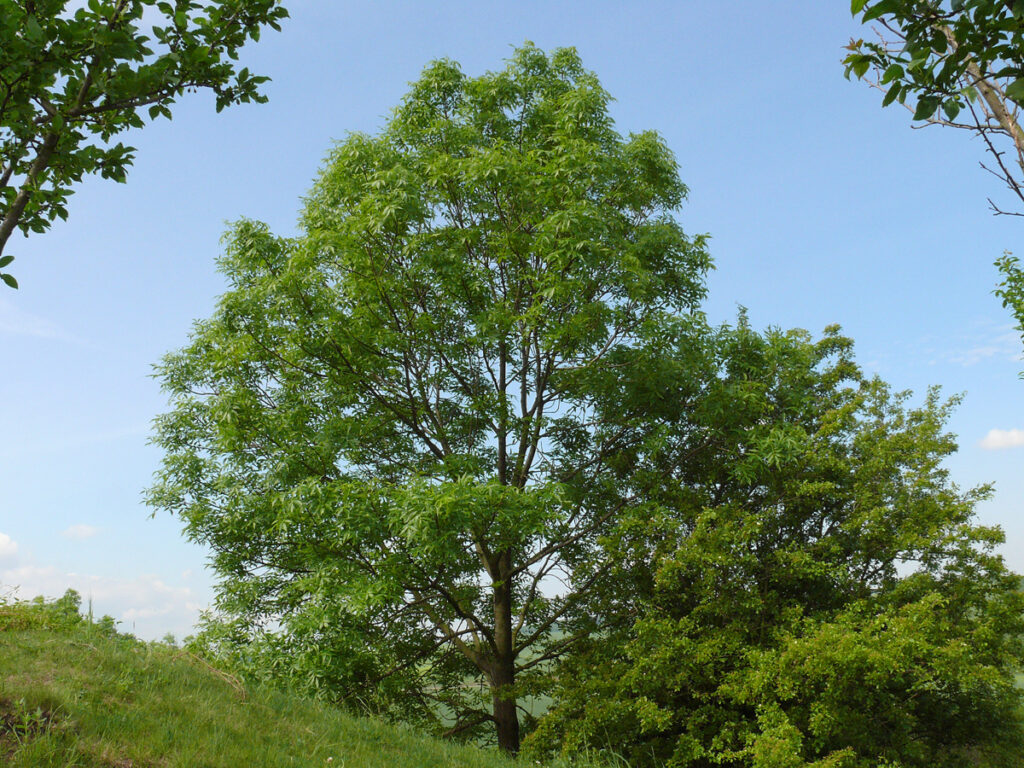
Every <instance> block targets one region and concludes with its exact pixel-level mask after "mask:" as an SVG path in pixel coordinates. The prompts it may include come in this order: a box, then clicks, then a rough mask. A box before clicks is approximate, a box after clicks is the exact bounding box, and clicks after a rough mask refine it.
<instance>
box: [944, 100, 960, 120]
mask: <svg viewBox="0 0 1024 768" xmlns="http://www.w3.org/2000/svg"><path fill="white" fill-rule="evenodd" d="M960 109H961V107H960V102H958V101H957V100H956V99H946V100H945V101H944V102H942V111H943V112H945V113H946V117H947V118H948V119H950V120H956V116H957V115H959V114H960Z"/></svg>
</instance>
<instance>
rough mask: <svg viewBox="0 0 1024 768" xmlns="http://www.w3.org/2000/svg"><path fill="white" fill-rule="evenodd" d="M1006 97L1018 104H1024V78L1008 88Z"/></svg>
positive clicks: (1015, 81) (1018, 79)
mask: <svg viewBox="0 0 1024 768" xmlns="http://www.w3.org/2000/svg"><path fill="white" fill-rule="evenodd" d="M1005 93H1006V97H1007V98H1009V99H1013V100H1014V101H1015V102H1017V103H1018V104H1024V77H1018V78H1017V79H1016V80H1014V81H1013V82H1012V83H1010V84H1009V85H1008V86H1006V91H1005Z"/></svg>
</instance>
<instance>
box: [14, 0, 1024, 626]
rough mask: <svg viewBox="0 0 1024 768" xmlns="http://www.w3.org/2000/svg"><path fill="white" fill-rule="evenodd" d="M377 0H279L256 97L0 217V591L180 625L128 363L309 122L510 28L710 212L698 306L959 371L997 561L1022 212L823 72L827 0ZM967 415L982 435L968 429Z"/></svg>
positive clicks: (155, 399) (863, 91)
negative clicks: (20, 227) (666, 152)
mask: <svg viewBox="0 0 1024 768" xmlns="http://www.w3.org/2000/svg"><path fill="white" fill-rule="evenodd" d="M781 7H783V6H782V5H780V4H773V3H741V2H735V1H733V2H722V1H721V0H718V2H709V1H704V0H693V1H686V2H681V1H679V0H676V1H675V2H635V3H622V2H617V3H613V2H593V1H591V2H550V1H549V2H517V3H508V2H503V3H497V2H493V3H491V2H479V0H477V2H444V3H426V2H411V1H410V2H377V3H368V2H364V3H358V4H357V3H348V2H339V1H338V0H304V1H302V0H296V1H295V2H292V3H291V12H292V19H291V20H290V21H289V22H288V23H287V24H286V25H285V27H284V30H283V32H281V33H280V34H275V33H270V34H268V35H267V36H266V37H264V39H263V40H262V41H260V43H259V44H257V45H256V46H253V47H251V48H249V49H247V51H246V52H245V55H244V56H243V59H244V60H243V64H244V65H246V66H249V67H250V68H251V69H254V70H255V71H257V72H261V73H265V74H268V75H270V76H271V77H272V78H273V82H272V83H271V84H269V86H268V87H267V93H268V95H269V96H270V102H269V103H268V104H266V105H262V106H243V107H237V108H234V109H231V110H229V111H226V112H223V113H221V114H220V115H216V114H215V113H214V110H213V108H212V104H211V102H210V99H208V98H207V97H205V96H204V95H194V96H190V97H186V98H185V99H183V100H182V102H181V103H180V104H179V106H178V108H177V110H176V112H175V117H174V120H173V121H171V122H167V121H160V122H157V123H155V124H153V125H151V126H148V127H147V128H146V129H145V130H143V131H141V132H138V133H136V134H134V135H132V136H130V143H132V144H134V145H135V146H136V147H137V148H138V159H137V161H136V163H135V167H134V169H133V170H132V171H131V173H130V176H129V180H128V184H127V185H117V184H113V183H110V182H106V181H103V180H100V179H88V180H87V181H86V182H85V183H84V184H83V185H82V186H81V187H80V189H79V191H78V192H77V193H76V195H75V196H74V197H73V198H72V200H71V206H70V212H71V218H70V220H69V221H68V222H67V223H58V224H57V225H56V226H55V227H54V228H53V229H52V230H51V231H50V232H49V233H48V234H46V235H43V236H38V235H36V236H33V237H32V238H31V239H27V240H22V239H21V238H20V237H19V238H16V239H13V240H12V241H11V243H10V244H9V246H8V252H9V253H11V254H13V255H15V256H16V258H17V261H16V262H15V263H14V265H13V268H12V269H13V272H14V274H15V275H16V276H17V278H18V280H19V281H20V283H21V290H20V291H17V292H15V291H3V292H0V349H2V350H3V352H2V356H3V357H2V359H3V366H2V371H3V373H2V375H0V489H2V491H0V594H2V593H4V592H9V591H11V590H12V589H13V587H14V586H15V585H17V586H19V587H20V594H21V596H23V597H30V596H32V595H34V594H37V593H46V594H48V595H59V594H60V593H61V592H63V590H64V589H65V588H67V587H68V586H73V587H75V588H76V589H78V590H79V591H81V592H82V593H83V595H87V596H88V595H91V596H92V598H93V601H94V606H95V610H96V611H97V612H99V613H109V614H111V615H113V616H115V618H117V619H118V620H120V621H122V622H123V623H122V628H123V629H127V630H129V631H131V630H134V631H135V632H136V633H137V634H139V635H140V636H143V637H147V638H152V637H159V636H161V635H163V634H164V633H165V632H168V631H169V632H173V633H175V634H176V635H178V636H181V635H184V634H187V633H188V632H189V631H190V628H191V626H192V622H193V621H194V619H195V617H196V615H197V611H198V610H199V609H200V608H201V607H203V606H205V605H207V604H208V603H209V602H210V601H211V599H212V589H211V582H212V577H211V576H210V574H209V573H208V572H206V571H205V570H204V563H205V558H206V553H205V552H204V551H203V550H202V549H200V548H199V547H196V546H194V545H192V544H189V543H188V542H186V541H185V540H184V539H183V538H182V537H181V535H180V529H179V525H178V522H177V521H176V520H175V519H173V518H170V517H168V516H167V515H165V514H159V515H157V516H156V517H155V518H150V510H148V509H147V508H146V507H145V506H143V505H142V503H141V494H142V491H143V490H144V489H145V488H146V487H147V486H148V485H149V483H150V479H151V475H152V473H153V471H154V470H155V469H156V467H157V465H158V463H159V460H160V455H159V453H158V452H157V450H156V449H155V448H153V447H151V446H148V445H147V439H148V434H149V428H150V427H149V424H150V421H151V420H152V418H153V417H154V416H155V415H156V414H158V413H160V412H161V411H162V410H164V409H165V408H166V400H165V398H164V396H163V395H162V394H161V393H160V391H159V387H158V384H157V382H156V381H154V380H153V379H152V378H151V377H150V373H151V366H152V364H153V363H155V362H156V361H158V360H159V359H160V357H161V356H162V355H163V354H164V353H165V352H167V351H169V350H171V349H174V348H176V347H179V346H181V345H183V344H184V343H185V342H186V340H187V335H188V331H189V327H190V325H191V323H192V321H193V320H195V319H198V318H202V317H206V316H208V315H209V314H210V312H211V311H212V308H213V303H214V301H215V299H216V297H217V295H218V294H219V293H221V292H222V290H223V288H224V284H223V281H222V280H221V278H220V277H219V276H218V274H217V273H216V271H215V269H214V259H215V257H216V256H217V255H218V253H219V252H220V245H219V238H220V236H221V234H222V232H223V231H224V229H225V223H226V222H228V221H231V220H234V219H237V218H239V217H241V216H247V217H251V218H255V219H259V220H263V221H266V222H267V223H269V224H270V225H271V227H272V228H273V229H274V230H275V231H276V232H278V233H279V234H288V233H290V232H293V231H294V225H295V221H296V218H297V213H298V210H299V207H300V205H301V198H302V196H303V194H304V193H305V192H306V191H307V190H308V189H309V187H310V185H311V182H312V179H313V177H314V175H315V173H316V171H317V168H318V166H319V164H320V162H321V160H322V158H323V157H324V155H325V154H326V152H327V150H328V148H329V147H330V146H331V142H332V141H333V140H335V139H339V138H341V137H343V136H344V135H345V134H346V133H347V132H349V131H367V132H373V131H376V130H377V129H378V128H379V127H380V126H381V125H382V123H383V121H384V120H385V118H386V115H387V114H388V111H389V110H390V109H391V108H392V107H393V106H395V105H396V104H397V103H398V101H399V99H400V98H401V96H402V95H403V93H404V92H405V90H406V88H407V84H408V82H409V81H411V80H413V79H415V78H416V77H417V75H418V73H419V71H420V70H421V69H422V67H423V66H424V65H425V64H426V63H427V62H428V61H430V60H432V59H435V58H439V57H448V58H452V59H455V60H456V61H459V62H460V63H461V64H462V66H463V68H464V70H465V71H466V72H467V73H470V74H475V73H480V72H482V71H484V70H488V69H496V68H499V67H500V66H502V61H503V59H504V58H505V57H507V56H508V55H509V53H510V51H511V50H512V47H513V46H515V45H518V44H521V43H522V42H523V41H525V40H531V41H533V42H535V43H536V44H537V45H539V46H540V47H542V48H544V49H551V48H554V47H558V46H569V45H571V46H575V47H576V48H577V49H578V50H579V52H580V55H581V56H582V58H583V61H584V63H585V65H586V66H588V67H589V68H590V69H592V70H594V71H595V72H596V73H597V74H598V76H599V77H600V79H601V80H602V83H603V84H604V86H605V88H606V89H607V90H608V91H609V92H610V93H611V94H612V95H613V96H614V97H615V98H616V102H615V104H614V105H613V115H614V117H615V119H616V121H617V124H618V128H619V130H620V131H621V132H623V133H625V132H628V131H632V130H644V129H655V130H657V131H659V132H660V133H661V134H662V135H663V136H664V137H665V139H666V141H667V143H668V144H669V146H670V147H672V149H673V150H674V151H675V153H676V156H677V158H678V160H679V163H680V166H681V174H682V177H683V180H684V181H685V182H686V183H687V184H688V185H689V187H690V190H691V194H690V200H689V202H688V203H687V204H686V206H685V207H684V209H683V210H682V211H681V213H680V219H681V221H682V222H683V225H684V227H685V228H686V229H687V231H688V232H691V233H698V232H707V233H709V234H710V235H711V238H712V239H711V251H712V254H713V256H714V259H715V262H716V270H715V271H714V272H713V273H712V274H711V276H710V278H709V289H710V295H709V299H708V301H707V303H706V306H705V309H706V311H707V312H708V314H709V316H710V317H711V318H712V319H713V320H715V321H729V320H731V319H733V318H734V317H735V315H736V311H737V307H738V306H740V305H742V306H744V307H747V309H748V311H749V314H750V318H751V321H752V322H753V323H754V324H755V326H758V327H766V326H780V327H783V328H790V327H801V328H806V329H808V330H810V331H812V332H814V333H820V331H821V330H822V329H823V328H824V327H825V326H826V325H828V324H830V323H839V324H841V325H842V326H843V329H844V331H845V332H846V333H847V334H848V335H850V336H852V337H853V338H854V339H855V340H856V343H857V350H858V352H857V356H858V360H859V362H860V363H861V364H862V365H863V366H864V367H865V368H866V369H868V370H870V371H876V372H878V373H879V374H880V375H881V376H882V377H883V378H885V379H886V380H887V381H889V382H890V383H891V384H892V385H893V386H894V387H895V388H897V389H913V390H914V391H915V392H918V393H922V392H923V391H924V389H925V388H926V387H927V386H929V385H931V384H938V385H941V386H942V387H943V390H944V391H945V392H947V393H949V394H953V393H959V392H963V393H965V395H966V397H965V400H964V403H963V405H962V406H961V407H960V408H959V410H958V411H957V413H956V415H955V416H954V418H953V420H952V423H951V429H952V431H954V432H955V433H957V434H958V435H959V438H960V444H961V450H960V452H959V454H958V455H957V456H955V457H954V458H953V459H952V460H950V462H949V467H950V470H951V472H952V473H953V477H954V478H955V479H956V480H957V482H958V483H959V484H961V485H962V486H964V487H968V486H972V485H976V484H979V483H982V482H989V481H991V482H994V483H995V484H996V495H995V498H994V499H993V500H992V501H990V502H987V503H985V504H984V505H982V506H981V507H980V508H979V515H980V519H981V520H982V521H984V522H986V523H994V524H999V525H1001V526H1003V528H1004V529H1005V531H1006V533H1007V539H1008V541H1007V545H1006V546H1005V548H1004V554H1005V555H1006V557H1007V559H1008V561H1009V562H1010V563H1011V565H1012V566H1013V567H1014V568H1015V569H1016V570H1018V571H1024V521H1022V519H1021V515H1020V514H1019V509H1020V500H1021V499H1022V498H1024V477H1022V475H1024V473H1022V472H1021V471H1020V469H1021V461H1022V459H1024V447H1019V446H1014V445H1008V446H1007V447H1002V448H997V447H996V444H997V443H1000V442H1001V443H1008V444H1012V443H1014V442H1019V441H1020V440H1016V439H1015V437H1017V438H1020V439H1021V440H1024V432H1022V433H1020V434H1019V435H1016V436H1015V435H1014V433H1012V430H1014V429H1017V430H1024V381H1021V380H1020V379H1018V377H1017V373H1018V371H1019V370H1021V369H1022V368H1024V362H1021V361H1020V360H1019V353H1020V349H1021V346H1020V342H1019V339H1018V335H1017V333H1016V332H1015V331H1014V330H1013V327H1012V325H1013V324H1012V320H1011V319H1010V317H1009V315H1008V314H1007V313H1006V311H1005V310H1003V309H1002V308H1001V307H1000V305H999V302H998V300H997V299H996V298H995V297H994V296H993V294H992V289H993V287H994V285H995V283H996V282H997V279H998V276H997V274H996V272H995V269H994V268H993V267H992V262H993V260H995V259H996V258H997V257H998V256H999V255H1000V254H1001V253H1002V252H1003V250H1007V249H1008V250H1013V249H1015V248H1016V246H1017V242H1018V240H1019V238H1020V232H1021V226H1022V225H1021V223H1020V220H1019V219H1014V218H1011V217H993V216H992V215H991V214H990V213H989V211H988V210H987V203H986V197H988V196H994V197H997V199H998V195H999V192H1000V190H999V189H998V182H997V180H995V179H994V178H992V177H991V176H988V175H987V174H986V173H985V172H984V171H982V170H981V169H980V168H979V167H978V163H979V161H980V160H983V159H984V155H983V147H982V146H981V145H980V143H978V142H977V141H972V140H971V139H970V137H969V136H968V135H967V134H964V133H959V132H954V131H948V130H941V129H938V128H928V129H925V130H912V129H911V128H910V127H909V126H910V122H909V115H908V114H907V113H906V112H904V111H901V110H900V109H898V108H889V109H886V110H883V109H881V107H880V94H878V93H877V92H874V91H872V90H870V89H869V88H868V87H866V86H865V85H863V84H858V83H850V82H847V81H846V80H844V79H843V70H842V66H841V65H840V63H839V62H840V59H841V58H842V54H843V51H842V46H843V45H845V44H846V42H847V41H848V40H849V39H850V37H851V36H861V35H864V34H865V32H866V31H867V30H865V29H864V28H862V27H861V26H860V25H859V24H858V23H856V21H855V20H854V19H852V18H851V17H850V15H849V10H848V9H849V4H848V3H846V2H845V1H844V0H837V1H836V2H834V3H822V2H811V0H804V1H802V2H794V3H787V4H784V8H785V13H783V12H782V11H781V10H780V8H781ZM991 430H1002V431H1004V432H1005V433H1006V435H1005V436H1004V439H1003V440H1002V441H999V440H992V439H991V438H990V439H989V440H988V441H987V442H985V438H986V436H987V435H989V433H990V431H991Z"/></svg>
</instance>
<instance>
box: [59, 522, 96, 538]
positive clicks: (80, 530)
mask: <svg viewBox="0 0 1024 768" xmlns="http://www.w3.org/2000/svg"><path fill="white" fill-rule="evenodd" d="M99 532H100V529H99V528H97V527H96V526H94V525H86V524H85V523H79V524H78V525H72V526H71V527H70V528H65V529H64V530H63V531H61V532H60V535H61V536H63V537H64V538H65V539H75V540H79V541H80V540H82V539H91V538H92V537H93V536H95V535H96V534H97V533H99Z"/></svg>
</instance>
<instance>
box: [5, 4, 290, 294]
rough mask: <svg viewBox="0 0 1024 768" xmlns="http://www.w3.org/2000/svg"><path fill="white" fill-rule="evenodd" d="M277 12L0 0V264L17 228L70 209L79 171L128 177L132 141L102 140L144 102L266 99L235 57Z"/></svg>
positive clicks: (151, 107) (160, 106)
mask: <svg viewBox="0 0 1024 768" xmlns="http://www.w3.org/2000/svg"><path fill="white" fill-rule="evenodd" d="M285 16H287V12H286V11H285V10H284V8H283V7H282V6H281V4H280V2H279V0H214V1H212V2H192V1H191V0H173V1H172V2H164V1H163V0H89V2H88V3H69V0H0V268H4V267H7V266H8V265H9V264H10V263H11V261H13V257H12V256H11V255H10V254H8V255H4V248H5V247H6V245H7V242H8V240H9V239H10V237H11V235H12V234H14V232H15V231H16V230H20V231H21V232H23V233H24V234H26V235H27V234H28V233H30V232H45V231H46V230H47V229H48V228H49V227H50V225H51V224H52V223H53V221H54V220H55V219H56V218H58V217H59V218H62V219H65V218H67V215H68V213H67V200H68V197H70V195H71V193H72V187H73V185H74V184H75V183H77V182H79V181H81V180H82V177H83V176H86V175H89V174H94V173H98V174H100V175H101V176H103V177H104V178H108V179H114V180H115V181H124V180H125V174H126V171H127V168H128V166H130V165H131V162H132V158H133V152H134V150H133V149H132V148H131V147H128V146H125V145H124V144H122V143H120V142H118V143H116V144H114V143H112V142H111V140H112V139H113V137H114V136H116V135H118V134H120V133H123V132H124V131H126V130H128V129H130V128H141V127H142V126H143V124H144V114H146V113H147V112H148V115H149V117H150V118H156V117H158V116H160V115H163V116H165V117H168V118H169V117H170V116H171V105H173V104H174V102H175V101H176V100H177V99H178V97H180V96H181V95H182V94H183V93H185V92H186V91H192V90H198V89H207V90H210V91H212V92H213V93H214V94H215V96H216V100H217V101H216V103H217V110H218V111H220V110H221V109H223V108H224V107H226V106H229V105H231V104H238V103H241V102H247V101H265V97H264V96H262V95H261V94H260V92H259V85H260V83H262V82H264V81H265V80H266V79H267V78H265V77H261V76H256V75H253V74H252V73H250V72H249V71H248V70H247V69H242V70H240V71H238V70H236V65H235V60H236V59H237V58H238V51H239V50H240V49H241V47H242V46H243V45H244V44H245V43H246V42H248V41H249V40H251V39H258V38H259V36H260V31H261V29H263V28H264V27H271V28H273V29H279V23H280V21H281V20H282V19H283V18H284V17H285ZM151 23H152V29H151V30H150V29H149V28H148V27H149V25H150V24H151ZM0 279H2V280H3V282H4V283H6V284H7V285H8V286H10V287H12V288H17V287H18V283H17V281H16V280H15V279H14V277H13V276H11V275H10V274H7V273H0Z"/></svg>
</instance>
